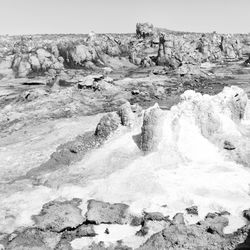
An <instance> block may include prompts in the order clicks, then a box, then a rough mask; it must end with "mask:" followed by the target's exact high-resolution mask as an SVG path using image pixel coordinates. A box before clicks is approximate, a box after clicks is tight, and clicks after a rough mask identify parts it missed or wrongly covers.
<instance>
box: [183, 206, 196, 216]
mask: <svg viewBox="0 0 250 250" xmlns="http://www.w3.org/2000/svg"><path fill="white" fill-rule="evenodd" d="M186 211H187V213H188V214H193V215H198V207H197V206H192V207H188V208H186Z"/></svg>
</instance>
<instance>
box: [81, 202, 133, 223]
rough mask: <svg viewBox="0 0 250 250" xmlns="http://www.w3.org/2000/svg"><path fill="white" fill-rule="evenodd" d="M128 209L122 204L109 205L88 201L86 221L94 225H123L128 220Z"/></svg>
mask: <svg viewBox="0 0 250 250" xmlns="http://www.w3.org/2000/svg"><path fill="white" fill-rule="evenodd" d="M128 208H129V206H128V205H126V204H123V203H115V204H110V203H108V202H102V201H96V200H89V201H88V211H87V213H86V219H87V221H90V222H93V223H95V224H101V223H107V224H125V223H126V222H127V219H128Z"/></svg>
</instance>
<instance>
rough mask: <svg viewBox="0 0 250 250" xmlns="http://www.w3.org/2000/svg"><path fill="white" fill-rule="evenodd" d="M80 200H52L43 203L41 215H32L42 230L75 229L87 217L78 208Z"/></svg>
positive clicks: (60, 230)
mask: <svg viewBox="0 0 250 250" xmlns="http://www.w3.org/2000/svg"><path fill="white" fill-rule="evenodd" d="M79 204H80V201H79V200H75V199H73V200H71V201H63V202H60V201H51V202H49V203H46V204H45V205H43V208H42V210H41V212H40V214H39V215H34V216H32V219H33V220H34V221H35V225H36V226H37V227H38V228H40V229H42V230H49V231H53V232H62V231H63V230H65V229H68V228H70V229H74V228H76V227H78V226H79V225H81V224H82V223H83V222H84V221H85V218H84V217H83V216H82V215H81V209H80V208H78V205H79Z"/></svg>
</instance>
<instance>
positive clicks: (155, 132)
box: [140, 106, 162, 152]
mask: <svg viewBox="0 0 250 250" xmlns="http://www.w3.org/2000/svg"><path fill="white" fill-rule="evenodd" d="M161 126H162V112H161V109H160V108H159V107H158V106H154V107H152V108H149V109H148V110H146V111H145V113H144V117H143V125H142V128H141V146H140V148H141V150H142V151H144V152H152V151H154V150H156V149H157V147H158V145H159V142H160V140H161V136H162V127H161Z"/></svg>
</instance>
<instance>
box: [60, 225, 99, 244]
mask: <svg viewBox="0 0 250 250" xmlns="http://www.w3.org/2000/svg"><path fill="white" fill-rule="evenodd" d="M94 236H96V233H95V230H94V227H93V225H85V224H83V225H80V226H78V227H77V228H76V229H73V230H72V229H70V230H65V231H64V232H63V234H62V239H64V240H66V241H72V240H74V239H76V238H82V237H94Z"/></svg>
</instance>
